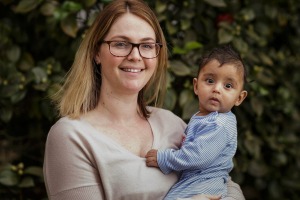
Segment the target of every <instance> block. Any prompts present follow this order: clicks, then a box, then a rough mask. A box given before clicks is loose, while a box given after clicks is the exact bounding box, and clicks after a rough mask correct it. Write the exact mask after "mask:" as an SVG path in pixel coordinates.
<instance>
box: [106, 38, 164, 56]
mask: <svg viewBox="0 0 300 200" xmlns="http://www.w3.org/2000/svg"><path fill="white" fill-rule="evenodd" d="M112 42H127V41H116V40H108V41H106V40H103V41H102V42H101V43H106V44H108V48H109V52H110V54H111V55H113V56H115V57H127V56H128V55H129V54H131V52H132V50H133V48H134V47H137V49H138V51H139V54H140V56H141V57H142V58H145V59H153V58H156V57H157V56H158V55H159V53H160V49H161V47H162V46H163V45H162V44H161V43H155V42H153V43H151V42H148V43H147V42H144V43H132V42H127V43H128V44H131V45H132V47H131V50H130V51H129V53H128V54H127V55H126V56H117V55H115V54H113V53H112V52H111V50H110V44H111V43H112ZM141 44H155V45H158V46H159V49H158V53H157V54H156V56H155V57H152V58H146V57H144V56H142V54H141V52H140V45H141Z"/></svg>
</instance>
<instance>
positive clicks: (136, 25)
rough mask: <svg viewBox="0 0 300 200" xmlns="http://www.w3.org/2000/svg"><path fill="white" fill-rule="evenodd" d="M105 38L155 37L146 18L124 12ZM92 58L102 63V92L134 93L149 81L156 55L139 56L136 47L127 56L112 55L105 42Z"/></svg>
mask: <svg viewBox="0 0 300 200" xmlns="http://www.w3.org/2000/svg"><path fill="white" fill-rule="evenodd" d="M104 40H105V41H126V42H132V43H155V42H156V37H155V33H154V30H153V29H152V27H151V26H150V25H149V24H148V23H147V22H146V21H144V20H143V19H141V18H139V17H137V16H135V15H133V14H130V13H126V14H124V15H123V16H121V17H120V18H119V19H117V20H116V21H115V23H114V24H113V25H112V27H111V28H110V30H109V32H108V34H107V35H106V37H105V38H104ZM95 60H96V62H97V63H100V64H101V76H102V85H101V91H105V92H109V94H111V95H129V94H136V95H137V94H138V92H139V91H140V90H141V89H142V88H143V87H144V86H145V85H146V83H147V82H148V81H149V79H150V78H151V76H152V75H153V73H154V71H155V68H156V65H157V58H153V59H145V58H142V57H141V56H140V53H139V50H138V48H136V47H134V48H133V49H132V51H131V53H130V54H129V55H128V56H126V57H116V56H113V55H112V54H111V53H110V51H109V45H108V44H107V43H102V44H101V46H100V48H99V52H98V54H97V55H96V57H95Z"/></svg>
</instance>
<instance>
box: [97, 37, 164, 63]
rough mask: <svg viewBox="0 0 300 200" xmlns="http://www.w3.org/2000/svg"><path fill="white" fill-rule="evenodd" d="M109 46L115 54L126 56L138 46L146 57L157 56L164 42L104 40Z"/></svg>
mask: <svg viewBox="0 0 300 200" xmlns="http://www.w3.org/2000/svg"><path fill="white" fill-rule="evenodd" d="M101 43H106V44H108V46H109V51H110V53H111V54H112V55H113V56H116V57H126V56H128V55H129V54H130V53H131V52H132V49H133V48H134V47H137V48H138V50H139V53H140V56H141V57H143V58H146V59H151V58H156V57H157V56H158V54H159V51H160V48H161V47H162V44H160V43H138V44H136V43H131V42H126V41H102V42H101Z"/></svg>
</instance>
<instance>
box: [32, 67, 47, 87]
mask: <svg viewBox="0 0 300 200" xmlns="http://www.w3.org/2000/svg"><path fill="white" fill-rule="evenodd" d="M32 72H33V74H34V77H35V82H36V83H42V82H45V80H47V73H46V71H45V70H44V69H43V68H41V67H35V68H33V69H32Z"/></svg>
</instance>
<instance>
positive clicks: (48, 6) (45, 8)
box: [40, 1, 58, 16]
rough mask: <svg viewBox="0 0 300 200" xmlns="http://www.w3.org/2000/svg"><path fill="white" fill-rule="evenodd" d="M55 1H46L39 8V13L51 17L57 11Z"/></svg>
mask: <svg viewBox="0 0 300 200" xmlns="http://www.w3.org/2000/svg"><path fill="white" fill-rule="evenodd" d="M57 6H58V2H57V1H46V2H45V3H44V4H43V5H42V6H41V8H40V12H41V13H42V14H43V15H45V16H52V15H53V14H54V11H55V9H57Z"/></svg>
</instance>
